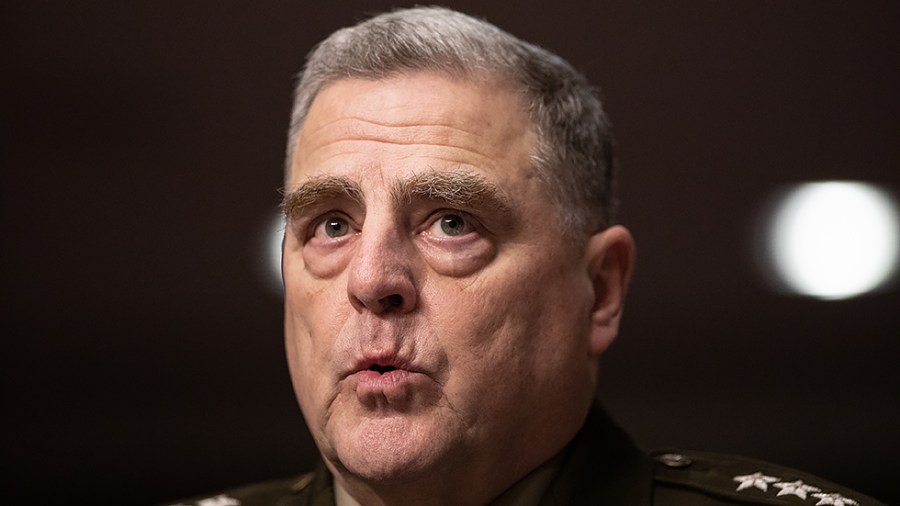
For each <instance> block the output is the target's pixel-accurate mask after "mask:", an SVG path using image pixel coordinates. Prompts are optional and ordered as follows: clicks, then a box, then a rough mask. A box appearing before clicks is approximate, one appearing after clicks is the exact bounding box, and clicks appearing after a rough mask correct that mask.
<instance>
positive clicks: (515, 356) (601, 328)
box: [196, 8, 877, 506]
mask: <svg viewBox="0 0 900 506" xmlns="http://www.w3.org/2000/svg"><path fill="white" fill-rule="evenodd" d="M612 185H613V170H612V148H611V138H610V132H609V127H608V122H607V120H606V117H605V115H604V113H603V111H602V108H601V104H600V102H599V100H598V99H597V97H596V96H595V94H594V93H593V91H592V89H591V87H590V86H589V85H588V83H587V82H586V81H585V79H584V78H583V77H582V76H581V75H579V74H578V73H577V72H575V71H574V70H573V69H572V68H571V67H570V66H569V65H568V64H567V63H566V62H564V61H563V60H561V59H559V58H558V57H556V56H554V55H552V54H550V53H548V52H547V51H544V50H542V49H540V48H537V47H535V46H532V45H530V44H527V43H525V42H522V41H520V40H518V39H516V38H514V37H512V36H511V35H509V34H507V33H505V32H502V31H500V30H499V29H497V28H496V27H494V26H492V25H489V24H487V23H485V22H482V21H479V20H475V19H472V18H470V17H467V16H465V15H462V14H459V13H455V12H452V11H449V10H445V9H439V8H416V9H409V10H402V11H397V12H394V13H389V14H385V15H381V16H378V17H376V18H373V19H371V20H369V21H366V22H364V23H361V24H360V25H358V26H356V27H353V28H349V29H344V30H340V31H338V32H336V33H335V34H333V35H332V36H331V37H329V38H328V39H327V40H325V41H324V42H323V43H322V44H321V45H320V46H318V48H317V49H316V50H315V51H314V52H313V53H312V54H311V55H310V57H309V59H308V61H307V65H306V68H305V70H304V73H303V76H302V79H301V81H300V83H299V85H298V87H297V90H296V102H295V105H294V111H293V115H292V121H291V128H290V136H289V143H288V156H287V173H286V192H285V197H284V211H285V217H286V231H285V239H284V249H283V275H284V285H285V341H286V351H287V358H288V362H289V365H290V370H291V375H292V378H293V383H294V389H295V391H296V394H297V398H298V401H299V403H300V406H301V408H302V410H303V414H304V416H305V419H306V422H307V425H308V426H309V428H310V431H311V432H312V435H313V437H314V439H315V442H316V445H317V446H318V448H319V451H320V453H321V456H322V464H321V465H320V467H319V469H318V470H317V471H316V472H315V473H311V474H309V475H305V476H303V477H301V478H296V479H293V480H287V481H281V482H271V483H266V484H261V485H254V486H250V487H244V488H241V489H237V490H234V491H230V492H228V493H226V494H219V495H216V496H213V497H208V498H205V499H200V500H198V501H196V504H200V505H206V506H212V505H214V504H215V505H220V506H221V505H237V504H284V505H289V504H316V505H319V504H321V505H333V504H337V505H338V506H344V505H354V504H363V505H408V504H417V505H418V504H448V505H484V504H517V505H518V504H521V505H538V504H541V505H545V504H616V505H622V504H625V505H630V504H640V505H644V504H647V505H649V504H710V505H711V504H747V503H761V504H803V503H804V502H805V501H809V503H810V504H835V505H842V504H843V505H856V504H877V502H875V501H874V500H872V499H870V498H867V497H865V496H862V495H860V494H857V493H855V492H852V491H849V490H846V489H844V488H841V487H838V486H836V485H833V484H829V483H826V482H824V481H822V480H820V479H817V478H814V477H809V476H807V475H804V474H802V473H799V472H797V471H793V470H790V469H786V468H781V467H778V466H773V465H771V464H763V463H760V462H755V461H751V460H747V459H740V458H734V457H723V456H713V455H708V454H697V453H691V454H682V453H671V452H670V453H661V454H658V455H655V456H649V455H646V454H644V453H642V452H641V451H640V450H638V449H637V448H636V447H635V446H634V445H633V443H632V442H631V440H630V439H629V438H628V437H627V436H626V435H625V434H624V433H623V432H621V431H620V430H619V429H618V428H616V427H615V426H614V425H613V424H612V423H611V422H610V421H609V420H608V418H607V417H606V415H605V414H604V413H603V410H602V408H600V407H599V406H598V405H597V404H596V401H595V392H596V389H597V383H598V360H599V357H600V356H601V355H602V354H603V352H604V351H605V350H606V349H607V347H608V346H609V345H610V344H611V343H612V341H613V340H614V339H615V337H616V334H617V332H618V326H619V320H620V318H621V316H622V310H623V303H624V298H625V293H626V291H627V288H628V283H629V279H630V277H631V273H632V270H633V267H634V251H635V248H634V243H633V240H632V238H631V236H630V234H629V232H628V231H627V230H626V229H625V228H623V227H621V226H619V225H614V224H613V223H614V198H613V196H612Z"/></svg>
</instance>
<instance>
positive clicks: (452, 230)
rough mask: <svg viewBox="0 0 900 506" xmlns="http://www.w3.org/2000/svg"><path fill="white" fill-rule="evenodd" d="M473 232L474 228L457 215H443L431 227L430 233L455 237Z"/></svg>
mask: <svg viewBox="0 0 900 506" xmlns="http://www.w3.org/2000/svg"><path fill="white" fill-rule="evenodd" d="M472 230H474V227H472V225H471V224H470V223H469V222H468V221H467V220H466V218H463V217H462V216H460V215H458V214H445V215H443V216H441V217H439V218H438V219H437V220H436V221H435V222H434V224H433V225H432V226H431V231H432V233H434V234H435V235H439V236H441V235H443V236H449V237H456V236H460V235H465V234H468V233H469V232H471V231H472Z"/></svg>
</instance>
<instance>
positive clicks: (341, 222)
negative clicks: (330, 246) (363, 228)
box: [315, 216, 350, 239]
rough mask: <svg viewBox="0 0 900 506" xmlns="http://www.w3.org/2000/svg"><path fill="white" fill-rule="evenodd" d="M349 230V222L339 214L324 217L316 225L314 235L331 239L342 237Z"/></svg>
mask: <svg viewBox="0 0 900 506" xmlns="http://www.w3.org/2000/svg"><path fill="white" fill-rule="evenodd" d="M349 232H350V223H348V222H347V220H345V219H344V218H341V217H339V216H332V217H330V218H326V219H324V220H322V222H321V223H319V226H318V227H316V230H315V235H318V236H322V235H324V236H325V237H330V238H332V239H335V238H338V237H343V236H345V235H347V233H349Z"/></svg>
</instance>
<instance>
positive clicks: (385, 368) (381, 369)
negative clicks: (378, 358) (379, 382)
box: [366, 364, 400, 374]
mask: <svg viewBox="0 0 900 506" xmlns="http://www.w3.org/2000/svg"><path fill="white" fill-rule="evenodd" d="M366 370H368V371H373V372H376V373H378V374H387V373H389V372H391V371H398V370H400V369H399V368H397V367H395V366H392V365H381V364H372V365H370V366H369V367H368V368H367V369H366Z"/></svg>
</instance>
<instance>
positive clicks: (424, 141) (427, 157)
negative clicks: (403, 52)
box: [289, 72, 536, 186]
mask: <svg viewBox="0 0 900 506" xmlns="http://www.w3.org/2000/svg"><path fill="white" fill-rule="evenodd" d="M535 143H536V135H535V133H534V129H533V126H532V122H531V121H530V118H529V116H528V114H527V112H526V108H525V105H524V101H523V99H522V97H521V96H520V94H519V93H517V92H516V91H515V90H514V89H513V88H512V86H510V85H508V84H505V83H502V82H498V81H496V80H480V81H479V80H476V81H473V80H464V79H457V78H451V77H448V76H445V75H441V74H432V73H424V72H420V73H413V74H404V75H397V76H393V77H390V78H387V79H379V80H372V79H358V78H347V79H341V80H338V81H336V82H334V83H331V84H329V85H328V86H326V87H325V88H324V89H323V90H322V91H321V92H320V93H319V94H318V95H317V97H316V99H315V100H314V101H313V103H312V105H311V107H310V110H309V114H308V115H307V117H306V121H305V122H304V125H303V127H302V128H301V130H300V134H299V137H298V140H297V145H296V146H295V149H294V157H293V160H292V161H291V174H290V177H289V186H295V185H296V184H298V183H300V182H302V181H303V180H304V179H308V178H309V177H315V176H317V175H321V174H322V173H326V172H327V173H330V174H333V173H334V172H335V171H338V172H340V171H349V170H359V169H360V168H365V169H367V171H368V172H380V173H384V172H385V171H386V170H389V171H391V172H394V173H395V174H396V172H397V170H398V169H400V168H401V167H405V168H407V169H410V170H415V169H416V167H418V168H419V169H429V170H435V169H438V168H440V167H442V166H452V165H456V166H457V168H458V167H474V168H478V169H481V170H485V171H488V172H492V173H494V175H495V176H498V177H501V178H502V177H503V175H504V174H507V175H508V174H509V173H512V172H516V171H531V165H532V155H533V152H534V148H535ZM371 169H377V170H374V171H373V170H371Z"/></svg>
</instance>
